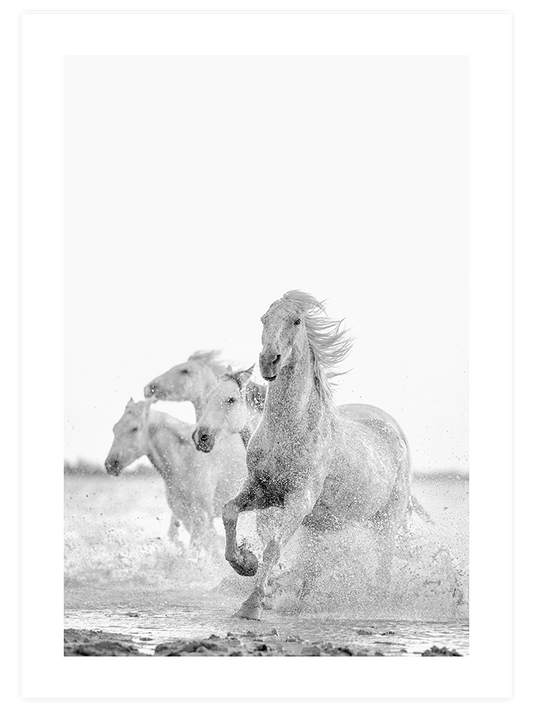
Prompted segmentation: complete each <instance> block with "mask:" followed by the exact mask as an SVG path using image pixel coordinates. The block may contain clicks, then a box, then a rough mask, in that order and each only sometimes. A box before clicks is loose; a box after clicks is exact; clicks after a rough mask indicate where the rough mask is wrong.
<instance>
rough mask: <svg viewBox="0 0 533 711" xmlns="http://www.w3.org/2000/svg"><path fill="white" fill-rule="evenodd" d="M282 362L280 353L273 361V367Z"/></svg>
mask: <svg viewBox="0 0 533 711" xmlns="http://www.w3.org/2000/svg"><path fill="white" fill-rule="evenodd" d="M280 360H281V355H279V353H278V355H277V356H276V357H275V358H274V360H273V361H272V365H277V364H278V363H279V362H280Z"/></svg>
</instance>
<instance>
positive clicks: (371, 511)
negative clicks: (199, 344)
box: [222, 291, 412, 619]
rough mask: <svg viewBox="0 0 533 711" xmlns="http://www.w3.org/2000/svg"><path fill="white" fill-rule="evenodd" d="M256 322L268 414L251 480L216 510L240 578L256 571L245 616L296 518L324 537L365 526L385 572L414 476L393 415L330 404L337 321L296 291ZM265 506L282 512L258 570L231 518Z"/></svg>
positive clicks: (252, 449)
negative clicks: (259, 328) (370, 531)
mask: <svg viewBox="0 0 533 711" xmlns="http://www.w3.org/2000/svg"><path fill="white" fill-rule="evenodd" d="M261 321H262V323H263V335H262V343H263V349H262V351H261V354H260V358H259V366H260V370H261V374H262V376H263V378H265V380H267V381H269V386H268V390H267V396H266V402H265V406H264V413H263V416H262V418H261V421H260V423H259V426H258V427H257V429H256V430H255V432H254V434H253V435H252V438H251V440H250V443H249V445H248V452H247V464H248V477H247V479H246V481H245V483H244V486H243V488H242V489H241V491H240V493H239V494H238V495H237V496H236V497H235V498H234V499H233V500H231V501H229V502H228V503H227V504H226V505H225V506H224V509H223V512H222V519H223V522H224V527H225V530H226V559H227V560H228V561H229V563H230V564H231V566H232V567H233V568H234V569H235V570H236V571H237V572H238V573H239V574H240V575H255V574H256V573H257V578H256V584H255V587H254V590H253V592H252V594H251V595H250V596H249V598H248V599H247V600H246V601H245V602H244V603H243V605H242V607H241V608H240V610H239V614H240V616H242V617H246V618H250V619H260V618H261V612H262V608H263V603H264V599H265V595H266V586H267V583H268V580H269V576H270V574H271V571H272V569H273V567H274V566H275V564H276V563H277V562H278V560H279V558H280V554H281V551H282V549H283V547H284V546H285V545H286V544H287V543H288V541H289V540H290V539H291V537H292V536H293V535H294V533H295V532H296V530H297V529H298V527H299V526H300V525H302V524H303V525H304V526H306V527H307V528H308V529H310V530H312V531H314V532H315V533H316V534H317V535H323V532H325V531H328V530H338V529H341V528H343V527H344V526H346V525H348V524H350V523H351V522H354V521H355V522H365V523H368V524H369V525H370V526H371V527H372V528H373V530H374V531H375V532H376V534H377V535H378V536H379V538H380V545H379V550H380V552H381V561H380V570H381V571H382V574H383V575H386V572H387V571H388V570H389V569H390V565H391V562H392V554H393V549H394V541H395V536H396V533H397V531H398V529H399V528H400V526H401V525H402V524H404V523H405V521H406V517H407V513H408V511H409V502H410V498H411V497H410V492H411V477H412V472H411V458H410V453H409V447H408V444H407V440H406V438H405V435H404V434H403V432H402V431H401V429H400V428H399V426H398V425H397V424H396V422H395V421H394V420H393V419H392V418H390V416H388V415H386V413H383V415H382V416H380V417H375V416H374V410H373V408H370V409H369V410H368V418H364V419H360V417H361V412H360V411H359V413H358V416H356V417H355V418H354V416H353V411H352V412H350V407H348V408H347V409H345V411H344V412H343V413H340V412H339V411H338V409H337V408H336V407H335V405H334V402H333V397H332V389H331V378H332V377H333V376H334V375H335V373H334V371H333V368H334V367H335V366H336V365H338V364H339V363H340V362H341V361H342V360H343V359H344V358H345V357H346V355H347V354H348V352H349V350H350V347H351V342H350V340H349V339H348V338H347V336H346V333H345V332H344V331H342V330H341V322H338V321H333V320H331V319H329V318H328V317H327V315H326V314H325V310H324V306H323V304H321V303H320V302H319V301H317V300H316V299H315V298H314V297H313V296H311V295H310V294H305V293H303V292H300V291H290V292H287V293H286V294H285V295H284V296H283V298H281V299H279V300H278V301H276V302H274V303H273V304H272V305H271V306H270V308H269V310H268V311H267V313H266V314H265V315H264V316H263V317H262V319H261ZM366 407H369V406H366ZM379 412H382V411H379ZM269 507H277V508H278V509H279V510H280V515H279V516H278V517H277V525H276V527H275V530H272V532H271V534H270V536H271V537H270V540H269V542H268V543H267V545H266V546H265V549H264V551H263V560H262V565H261V567H260V568H258V560H257V558H256V556H255V555H254V554H253V553H252V552H251V551H250V550H248V549H247V548H245V547H244V546H242V545H241V546H239V545H238V543H237V536H236V533H237V520H238V517H239V514H240V513H241V512H244V511H250V510H264V509H267V508H269Z"/></svg>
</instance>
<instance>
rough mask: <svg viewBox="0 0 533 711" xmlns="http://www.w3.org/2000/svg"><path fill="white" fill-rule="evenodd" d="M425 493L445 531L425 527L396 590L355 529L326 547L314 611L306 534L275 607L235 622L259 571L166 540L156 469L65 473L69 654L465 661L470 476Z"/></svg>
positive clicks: (401, 568)
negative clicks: (193, 555) (302, 598)
mask: <svg viewBox="0 0 533 711" xmlns="http://www.w3.org/2000/svg"><path fill="white" fill-rule="evenodd" d="M415 490H416V492H417V495H418V496H419V498H420V499H421V501H422V502H423V503H424V505H425V506H426V508H427V509H428V510H429V511H430V513H431V514H432V516H433V517H434V518H435V520H436V526H432V527H428V526H427V525H426V524H423V523H422V522H420V521H417V522H415V524H414V526H413V531H412V534H411V535H410V536H409V538H408V539H406V540H404V541H403V542H401V545H400V546H399V555H398V557H397V559H396V560H395V565H394V569H393V582H392V587H391V589H390V590H389V591H388V592H387V594H386V596H383V594H382V593H381V592H379V591H378V589H377V588H376V586H375V585H374V583H373V566H374V565H375V559H374V557H373V555H372V554H371V550H370V548H371V546H370V540H369V538H368V535H367V534H365V533H364V532H361V531H360V530H355V529H354V530H353V531H351V532H347V533H344V534H342V535H340V534H339V535H335V536H331V537H330V538H328V540H327V541H325V542H324V547H323V549H322V550H321V551H320V552H319V557H320V560H321V565H322V575H321V576H320V577H319V580H318V584H317V587H316V589H315V590H314V591H313V593H312V594H311V595H310V596H309V599H308V600H307V601H306V603H305V605H301V604H296V597H295V594H294V590H296V589H297V588H298V584H299V579H298V570H299V567H300V568H301V566H302V561H305V553H306V542H305V539H304V538H302V537H300V539H298V538H297V539H296V540H295V542H294V544H292V548H291V549H288V551H287V557H286V560H285V572H284V573H283V574H282V575H281V576H280V578H279V580H280V581H281V582H280V584H279V585H278V587H277V592H276V595H273V597H272V600H271V601H270V609H267V610H265V611H264V614H263V619H262V620H261V621H260V622H253V621H250V620H242V619H240V618H236V617H234V612H235V610H236V609H237V608H238V607H239V605H240V603H241V602H242V601H243V599H244V598H245V597H246V595H247V593H248V590H249V586H250V584H251V582H252V581H251V580H250V579H243V578H239V576H237V575H235V574H234V573H233V572H232V571H231V569H229V568H228V566H227V564H226V563H225V562H224V560H223V557H222V556H221V555H219V556H218V557H217V558H215V560H207V559H205V560H201V561H195V560H189V559H188V558H187V551H186V545H185V544H186V541H184V547H183V549H181V550H178V548H177V547H176V546H175V545H174V544H172V543H171V542H170V541H169V540H168V538H167V536H166V529H167V527H168V519H169V514H168V511H167V508H166V502H165V499H164V491H163V488H162V483H161V481H160V480H159V479H158V478H157V476H154V477H143V478H142V480H141V479H136V478H135V477H133V476H130V477H128V476H127V475H125V476H124V477H122V478H121V479H107V478H101V477H84V478H82V479H81V480H80V479H79V478H76V477H68V478H67V480H66V485H65V629H66V632H65V635H66V636H65V639H66V645H65V653H66V654H69V655H71V654H72V655H81V656H87V655H109V654H111V655H113V656H116V655H119V656H122V655H124V654H127V655H130V654H131V655H139V654H142V655H150V656H152V655H154V656H161V655H168V654H171V655H178V656H183V655H185V654H186V655H190V654H194V655H199V656H200V655H206V656H212V655H214V654H216V655H217V656H218V655H223V656H228V655H231V654H233V655H235V656H249V655H252V656H272V655H284V656H300V655H305V656H307V655H312V656H323V655H328V656H329V655H344V656H346V655H352V656H358V655H359V656H369V655H370V656H390V655H394V656H400V655H401V656H416V655H421V654H423V653H425V654H426V655H430V654H441V653H444V654H446V655H449V654H453V652H452V650H456V652H455V653H457V654H460V655H466V654H468V537H467V534H468V525H467V513H468V480H466V479H450V478H447V479H446V478H444V479H443V478H441V479H440V480H438V479H433V480H431V481H430V482H418V483H417V484H416V485H415ZM243 524H244V525H243V527H242V530H241V531H240V535H244V536H246V537H248V538H249V542H250V544H251V545H252V547H253V545H254V540H253V535H254V534H253V519H249V520H248V521H243ZM221 544H222V539H221ZM300 572H301V570H300ZM273 631H275V634H274V632H273ZM117 635H118V637H117ZM84 640H87V641H84ZM433 647H436V648H437V651H434V652H432V653H431V652H429V651H428V650H431V648H433ZM443 649H444V652H442V650H443Z"/></svg>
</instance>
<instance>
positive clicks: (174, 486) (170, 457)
mask: <svg viewBox="0 0 533 711" xmlns="http://www.w3.org/2000/svg"><path fill="white" fill-rule="evenodd" d="M152 402H153V401H152V400H141V401H140V402H133V400H131V399H130V401H129V402H128V404H127V405H126V409H125V410H124V414H123V415H122V417H121V418H120V420H119V421H118V422H117V423H116V424H115V426H114V427H113V433H114V440H113V444H112V445H111V449H110V450H109V454H108V455H107V458H106V461H105V467H106V470H107V471H108V473H110V474H115V475H118V474H120V472H121V471H122V470H123V469H125V468H126V467H127V466H129V465H130V464H133V463H134V462H135V461H136V460H137V459H139V458H140V457H142V456H143V455H146V456H147V457H148V459H149V460H150V462H151V463H152V464H153V466H154V467H155V469H156V470H157V471H158V472H159V473H160V474H161V476H162V477H163V481H164V482H165V491H166V496H167V501H168V505H169V507H170V510H171V511H172V517H171V521H170V527H169V530H168V535H169V537H170V538H171V539H172V540H174V541H175V542H176V541H177V535H178V530H179V525H180V522H182V523H183V525H184V526H185V528H186V529H187V531H188V533H189V534H190V536H191V541H190V545H191V548H192V550H194V551H198V552H200V551H202V550H210V549H212V547H213V545H214V543H215V541H216V539H217V534H216V530H215V528H214V526H213V518H214V517H215V516H220V513H221V510H222V505H223V503H224V502H225V501H227V499H228V498H229V497H231V496H234V495H235V493H236V492H237V491H238V489H239V487H240V485H241V483H242V480H243V476H244V473H245V471H244V469H243V467H242V466H233V467H229V468H228V467H227V466H226V462H225V460H224V459H222V460H221V458H220V457H216V456H215V457H206V456H205V455H204V454H201V453H199V452H198V451H197V450H196V448H195V446H194V444H193V441H192V431H193V430H194V425H190V424H187V423H185V422H182V421H181V420H178V419H177V418H175V417H171V416H170V415H168V414H166V413H165V412H159V411H157V410H153V409H151V408H150V405H151V404H152Z"/></svg>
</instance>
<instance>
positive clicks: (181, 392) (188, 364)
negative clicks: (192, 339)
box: [144, 351, 226, 420]
mask: <svg viewBox="0 0 533 711" xmlns="http://www.w3.org/2000/svg"><path fill="white" fill-rule="evenodd" d="M225 372H226V366H225V365H223V364H222V363H221V362H220V361H219V360H218V351H196V352H195V353H193V354H192V355H191V356H189V358H188V360H186V361H185V363H179V364H178V365H175V366H174V367H173V368H170V370H167V371H166V372H165V373H163V374H162V375H159V376H158V377H157V378H154V379H153V380H151V381H150V382H149V383H148V385H147V386H146V387H145V388H144V397H146V398H155V399H157V400H170V401H174V402H192V404H193V406H194V410H195V413H196V420H198V418H199V417H200V416H201V414H202V412H203V411H204V408H205V404H206V402H207V398H208V396H209V393H210V392H211V391H212V390H213V388H215V387H216V385H217V383H218V379H219V378H220V376H221V375H222V374H223V373H225Z"/></svg>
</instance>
